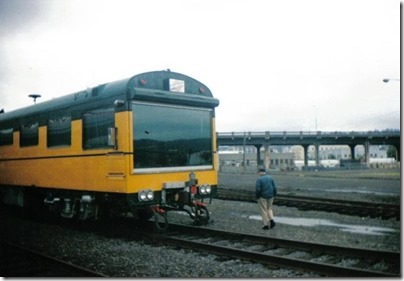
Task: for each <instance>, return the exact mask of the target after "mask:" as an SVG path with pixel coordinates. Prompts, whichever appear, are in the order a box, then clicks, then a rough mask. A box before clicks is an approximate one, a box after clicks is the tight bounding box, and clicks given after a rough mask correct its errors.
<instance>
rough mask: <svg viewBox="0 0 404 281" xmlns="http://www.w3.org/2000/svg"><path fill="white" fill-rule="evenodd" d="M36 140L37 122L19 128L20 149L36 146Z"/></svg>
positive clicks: (37, 133) (37, 135) (37, 137)
mask: <svg viewBox="0 0 404 281" xmlns="http://www.w3.org/2000/svg"><path fill="white" fill-rule="evenodd" d="M38 139H39V125H38V122H37V123H30V124H26V125H22V126H21V130H20V146H21V147H24V146H34V145H38Z"/></svg>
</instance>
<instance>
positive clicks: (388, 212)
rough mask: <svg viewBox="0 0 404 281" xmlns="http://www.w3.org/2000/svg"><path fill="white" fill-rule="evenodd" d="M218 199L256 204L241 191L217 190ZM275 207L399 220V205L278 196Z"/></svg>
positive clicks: (252, 197) (249, 195) (252, 193)
mask: <svg viewBox="0 0 404 281" xmlns="http://www.w3.org/2000/svg"><path fill="white" fill-rule="evenodd" d="M217 198H218V199H224V200H235V201H247V202H256V199H255V193H254V192H253V191H249V190H241V189H237V190H236V189H223V188H221V189H219V190H218V194H217ZM274 204H275V205H280V206H293V207H298V208H299V207H300V208H304V209H310V210H323V211H337V212H340V213H344V214H355V215H356V214H366V215H369V216H372V217H378V216H380V217H382V218H387V219H389V218H395V219H397V220H399V219H400V216H401V208H400V205H395V204H383V203H377V204H375V203H371V202H364V201H347V200H339V199H328V198H316V197H309V196H297V195H286V194H278V195H277V196H276V197H275V200H274Z"/></svg>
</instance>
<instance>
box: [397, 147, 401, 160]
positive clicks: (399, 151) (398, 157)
mask: <svg viewBox="0 0 404 281" xmlns="http://www.w3.org/2000/svg"><path fill="white" fill-rule="evenodd" d="M396 149H397V161H398V162H401V161H400V159H401V150H400V144H399V145H396Z"/></svg>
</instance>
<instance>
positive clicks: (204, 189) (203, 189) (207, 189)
mask: <svg viewBox="0 0 404 281" xmlns="http://www.w3.org/2000/svg"><path fill="white" fill-rule="evenodd" d="M211 191H212V188H211V187H210V185H208V184H206V185H205V184H204V185H201V186H199V193H200V194H202V195H206V194H209V193H210V192H211Z"/></svg>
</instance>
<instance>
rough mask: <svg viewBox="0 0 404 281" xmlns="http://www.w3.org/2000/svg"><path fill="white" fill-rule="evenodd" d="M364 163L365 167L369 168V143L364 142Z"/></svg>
mask: <svg viewBox="0 0 404 281" xmlns="http://www.w3.org/2000/svg"><path fill="white" fill-rule="evenodd" d="M364 146H365V161H366V167H370V149H369V141H365V144H364Z"/></svg>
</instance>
